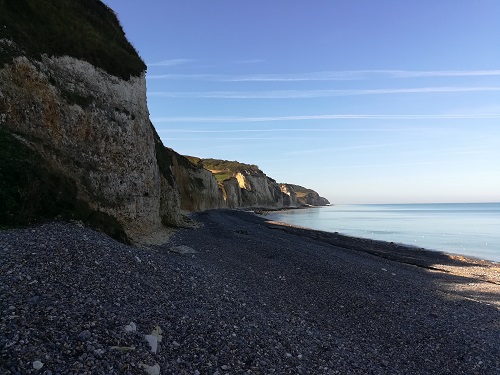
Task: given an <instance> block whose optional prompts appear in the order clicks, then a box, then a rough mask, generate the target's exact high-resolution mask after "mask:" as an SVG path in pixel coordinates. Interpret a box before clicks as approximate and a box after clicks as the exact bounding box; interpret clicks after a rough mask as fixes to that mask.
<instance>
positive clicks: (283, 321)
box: [0, 210, 500, 375]
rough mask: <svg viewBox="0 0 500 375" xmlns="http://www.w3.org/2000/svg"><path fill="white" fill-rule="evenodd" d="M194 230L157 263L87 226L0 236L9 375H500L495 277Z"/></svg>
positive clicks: (326, 244)
mask: <svg viewBox="0 0 500 375" xmlns="http://www.w3.org/2000/svg"><path fill="white" fill-rule="evenodd" d="M193 219H195V220H197V221H199V222H201V223H202V224H203V226H201V227H200V228H197V229H182V230H179V231H178V232H177V233H176V234H175V235H174V236H173V238H172V239H171V242H170V243H168V244H166V245H163V246H157V247H154V248H134V247H130V246H127V245H124V244H121V243H119V242H116V241H114V240H111V239H110V238H109V237H106V236H105V235H102V234H100V233H98V232H94V231H92V230H89V229H87V228H84V227H82V226H79V225H75V224H64V223H52V224H45V225H43V226H39V227H33V228H29V229H15V230H6V231H0V296H1V299H0V311H1V313H0V314H1V315H0V373H1V374H9V373H15V374H27V373H40V374H43V373H44V374H70V373H73V374H84V373H88V374H141V373H143V374H145V373H146V372H145V370H144V366H142V367H141V363H142V364H144V365H148V366H155V365H158V366H159V369H160V371H161V373H162V374H220V375H222V374H498V373H500V311H499V303H500V285H498V281H499V273H498V271H499V268H498V265H497V264H495V263H488V262H481V261H476V260H468V259H457V258H456V257H455V258H453V257H450V256H447V255H444V254H440V253H427V252H419V251H416V252H415V254H414V256H413V258H414V259H417V261H413V263H412V264H409V263H411V262H408V256H409V255H408V253H407V252H408V251H411V250H409V249H399V248H398V247H395V246H394V245H391V244H384V243H372V242H370V241H365V240H359V239H353V238H342V237H339V236H338V235H335V234H327V233H323V232H316V231H310V230H305V229H300V228H294V227H289V226H284V225H280V224H278V223H272V222H269V221H266V220H265V219H264V218H261V217H258V216H256V215H254V214H251V213H246V212H241V211H228V210H219V211H207V212H204V213H199V214H195V215H193ZM174 246H184V247H180V248H181V249H188V250H189V248H192V249H194V250H195V251H196V252H197V253H195V254H189V253H187V254H178V253H174V252H171V251H170V250H171V249H172V247H174ZM187 247H189V248H187ZM374 249H375V250H376V251H374ZM377 252H378V253H377ZM389 253H390V254H392V255H391V256H390V257H389V256H387V254H389ZM394 254H395V255H394ZM400 254H402V255H400ZM388 258H390V259H388ZM418 259H420V260H418ZM131 322H133V323H134V324H135V325H136V326H137V330H133V329H131V328H132V325H131V324H130V323H131ZM127 326H128V328H127V329H128V330H129V331H130V332H127V331H126V329H125V327H127ZM157 326H159V327H160V328H161V330H162V336H163V337H162V341H161V342H160V343H159V344H158V350H157V353H152V352H151V349H150V346H149V345H148V342H147V341H146V340H145V338H144V336H145V335H147V334H150V333H152V332H151V331H152V330H153V329H154V328H155V327H157ZM36 361H39V362H40V363H38V362H36ZM41 364H43V367H42V368H41V369H40V370H36V369H34V367H33V365H35V366H40V365H41ZM156 369H158V367H157V368H156ZM151 371H153V368H151Z"/></svg>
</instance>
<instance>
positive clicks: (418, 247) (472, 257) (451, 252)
mask: <svg viewBox="0 0 500 375" xmlns="http://www.w3.org/2000/svg"><path fill="white" fill-rule="evenodd" d="M441 204H448V203H441ZM449 204H453V205H455V204H454V203H449ZM464 204H468V203H464ZM488 204H489V203H488ZM374 205H375V206H378V204H374ZM411 205H416V204H411ZM422 205H428V204H427V203H422ZM349 206H351V205H349ZM362 206H365V205H362ZM382 206H386V205H382ZM392 206H400V204H394V205H392ZM324 207H325V206H323V207H312V208H324ZM290 211H292V210H290ZM273 213H277V214H279V212H276V211H267V212H265V213H264V214H262V216H263V217H266V216H268V215H270V214H271V215H272V214H273ZM278 221H279V220H278ZM283 223H284V224H286V225H291V226H294V225H295V224H288V223H286V222H283ZM298 227H299V228H303V229H310V230H313V231H320V232H325V233H332V234H339V235H342V236H345V237H352V238H353V239H360V240H369V241H374V242H377V241H378V242H382V243H387V244H388V245H390V244H396V245H400V246H402V247H407V248H408V249H410V250H419V251H431V252H437V253H442V254H444V255H448V256H451V257H457V258H458V257H461V258H464V259H469V260H470V261H484V262H491V263H497V264H500V259H499V260H493V259H488V258H487V257H486V256H482V255H473V254H471V253H470V252H469V253H461V252H458V251H457V252H456V251H454V250H450V249H446V250H444V249H439V248H436V247H432V246H425V245H416V244H412V243H407V242H395V241H390V240H386V239H376V238H373V237H370V235H366V236H363V235H358V234H348V233H343V232H342V231H341V230H336V231H327V230H322V229H315V228H311V227H303V226H300V225H298Z"/></svg>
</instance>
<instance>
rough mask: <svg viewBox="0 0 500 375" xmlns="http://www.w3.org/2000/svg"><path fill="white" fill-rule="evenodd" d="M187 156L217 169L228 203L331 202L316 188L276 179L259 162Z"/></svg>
mask: <svg viewBox="0 0 500 375" xmlns="http://www.w3.org/2000/svg"><path fill="white" fill-rule="evenodd" d="M188 158H189V159H190V160H191V161H192V162H193V163H194V164H196V165H198V166H203V167H204V168H206V169H208V170H210V171H211V172H212V173H214V175H215V177H216V178H217V179H218V181H219V187H220V189H222V193H223V201H224V202H225V205H226V206H227V207H241V208H244V207H247V208H249V207H265V208H284V207H297V206H304V205H305V206H324V205H327V204H329V202H328V200H327V199H326V198H322V197H320V196H319V194H318V193H317V192H315V191H314V190H311V189H306V188H303V187H301V186H299V185H291V184H285V183H282V184H279V183H277V182H276V181H275V180H274V179H272V178H270V177H268V176H267V175H266V174H265V173H264V172H262V171H261V170H260V169H259V167H257V166H256V165H251V164H244V163H240V162H237V161H228V160H217V159H200V158H195V157H188ZM296 190H297V191H298V192H297V191H296Z"/></svg>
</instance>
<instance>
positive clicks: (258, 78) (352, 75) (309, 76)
mask: <svg viewBox="0 0 500 375" xmlns="http://www.w3.org/2000/svg"><path fill="white" fill-rule="evenodd" d="M178 60H180V61H186V62H189V61H192V60H183V59H178ZM169 61H174V62H175V61H177V60H167V61H166V62H169ZM260 62H263V60H258V59H255V60H246V61H239V62H235V63H236V64H253V63H260ZM149 65H150V66H152V64H149ZM157 65H163V64H161V63H159V64H157ZM165 65H167V64H165ZM171 65H178V64H171ZM478 76H500V69H491V70H337V71H322V72H306V73H291V74H249V75H223V74H193V75H191V76H189V75H185V76H184V77H183V78H186V79H201V80H210V81H221V82H294V81H346V80H366V79H376V78H424V77H435V78H437V77H478ZM152 77H154V78H155V79H178V78H176V77H174V76H172V75H162V76H148V78H152Z"/></svg>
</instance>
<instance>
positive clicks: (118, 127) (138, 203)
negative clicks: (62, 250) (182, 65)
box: [0, 0, 324, 243]
mask: <svg viewBox="0 0 500 375" xmlns="http://www.w3.org/2000/svg"><path fill="white" fill-rule="evenodd" d="M20 15H23V16H22V17H21V16H20ZM0 24H1V25H2V27H1V28H0V204H1V205H2V206H1V207H0V225H12V224H15V225H22V224H27V223H30V222H33V221H34V220H37V219H39V218H54V217H62V218H66V219H68V218H69V219H78V220H83V221H84V222H86V223H89V224H90V225H92V226H93V227H95V228H98V229H101V230H103V231H105V232H107V233H108V234H110V235H112V236H114V237H115V238H118V239H120V240H123V241H131V242H138V243H144V242H151V241H153V242H155V241H156V240H158V241H161V240H162V238H164V233H165V228H166V227H171V226H174V227H175V226H180V225H184V222H185V220H184V216H183V213H184V212H185V211H201V210H206V209H211V208H221V207H229V208H239V207H269V208H281V207H289V206H296V205H300V204H311V205H315V204H322V203H324V202H323V201H322V200H321V199H319V198H318V197H319V195H318V196H315V195H314V194H312V195H308V196H307V197H306V196H305V195H304V196H299V195H298V194H297V193H296V192H295V190H294V189H295V188H294V186H293V185H287V184H278V183H276V181H275V180H273V179H272V178H270V177H268V176H267V175H266V174H265V173H263V172H262V171H261V170H260V169H259V168H258V167H257V166H254V165H248V164H242V163H236V164H234V165H232V166H230V167H228V165H229V164H228V163H235V162H224V161H218V162H219V164H220V165H219V167H217V166H214V165H213V164H214V163H211V162H209V161H207V159H205V160H201V159H197V160H193V158H187V157H184V156H182V155H179V154H178V153H176V152H175V151H174V150H171V149H169V148H166V147H165V146H164V145H163V143H162V141H161V140H160V137H159V136H158V134H157V133H156V131H155V129H154V127H153V125H152V124H151V122H150V120H149V112H148V107H147V102H146V81H145V69H146V66H145V64H144V62H143V61H142V60H141V59H140V57H139V55H138V54H137V52H136V51H135V49H134V48H133V47H132V46H131V45H130V43H129V42H128V41H127V39H126V38H125V35H124V33H123V30H122V28H121V26H120V24H119V22H118V20H117V18H116V15H115V14H114V13H113V11H112V10H111V9H109V8H108V7H107V6H106V5H104V4H103V3H102V2H101V1H99V0H23V1H15V0H6V1H2V2H0ZM220 162H222V164H221V163H220ZM235 165H237V166H236V167H235ZM308 194H309V193H308ZM316 195H317V193H316Z"/></svg>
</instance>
